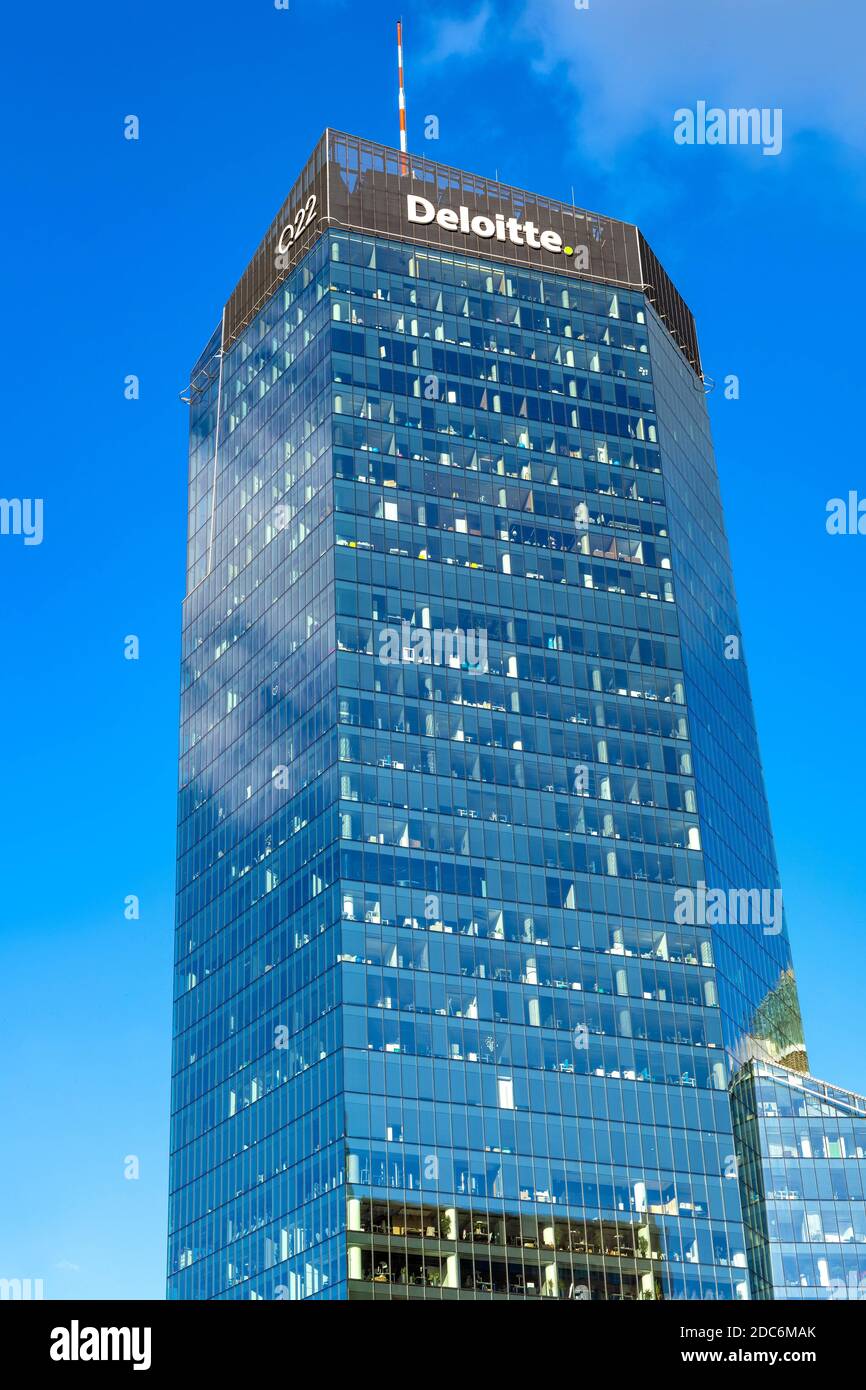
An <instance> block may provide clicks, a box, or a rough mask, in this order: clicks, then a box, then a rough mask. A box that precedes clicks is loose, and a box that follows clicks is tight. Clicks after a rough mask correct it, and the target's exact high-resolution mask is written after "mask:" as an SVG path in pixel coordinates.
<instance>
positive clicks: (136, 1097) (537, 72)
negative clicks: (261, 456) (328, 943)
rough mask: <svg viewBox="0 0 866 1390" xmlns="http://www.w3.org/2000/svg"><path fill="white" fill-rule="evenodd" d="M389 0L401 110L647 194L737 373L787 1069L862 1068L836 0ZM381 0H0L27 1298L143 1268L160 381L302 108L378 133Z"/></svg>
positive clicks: (385, 71)
mask: <svg viewBox="0 0 866 1390" xmlns="http://www.w3.org/2000/svg"><path fill="white" fill-rule="evenodd" d="M400 3H401V4H402V12H403V16H404V21H405V28H406V35H405V41H406V62H407V77H408V108H409V140H410V147H411V148H413V149H416V150H419V151H421V152H423V153H428V154H430V155H431V156H433V157H435V158H439V159H442V160H444V161H446V162H448V163H452V164H455V165H459V166H462V167H464V168H468V169H476V170H478V171H479V172H482V173H487V174H490V173H493V172H494V171H496V170H498V171H499V174H500V177H502V178H503V179H505V180H507V181H509V182H512V183H515V184H518V185H522V186H524V187H530V188H534V189H538V190H539V191H542V192H545V193H547V194H550V195H552V196H554V197H561V198H565V199H570V198H571V190H572V188H573V189H574V197H575V199H576V201H577V203H578V204H579V205H583V206H585V207H589V208H593V209H598V210H600V211H603V212H605V213H608V214H610V215H613V216H617V217H621V218H623V219H627V220H634V221H637V222H638V223H639V224H640V225H641V227H642V228H643V230H644V232H645V234H646V236H647V238H648V240H649V241H650V243H651V245H652V246H653V248H654V250H655V251H656V253H657V254H658V256H659V257H660V259H661V260H662V262H663V263H664V265H665V266H666V268H667V270H668V271H669V273H670V274H671V275H672V277H673V278H674V280H675V282H676V283H677V285H678V287H679V288H680V290H681V291H682V293H683V295H684V297H685V298H686V300H687V301H688V302H689V304H690V306H691V307H692V309H693V310H694V312H695V314H696V316H697V319H698V326H699V332H700V338H701V345H702V351H703V356H704V363H705V370H706V372H707V373H708V375H709V376H711V377H714V378H715V379H716V380H717V381H721V380H722V379H723V378H724V377H726V376H727V375H729V374H735V375H736V376H737V377H738V378H739V381H740V397H739V399H738V400H725V399H724V396H723V394H722V392H721V391H720V390H717V391H716V392H714V393H713V394H712V395H711V396H710V398H709V402H710V410H711V414H712V420H713V429H714V434H715V440H716V447H717V452H718V458H719V468H720V472H721V478H722V487H723V495H724V499H725V503H726V508H727V517H728V528H729V533H730V537H731V545H732V550H733V556H734V563H735V572H736V576H737V587H738V592H739V598H740V606H741V617H742V625H743V631H744V634H745V647H746V653H747V656H748V659H749V663H750V670H751V679H752V686H753V693H754V698H755V704H756V707H757V717H758V727H759V732H760V736H761V747H762V754H763V759H764V766H765V771H766V777H767V783H768V790H769V796H770V804H771V809H772V812H773V821H774V828H775V833H776V841H777V848H778V854H779V859H780V864H781V869H782V881H783V885H784V892H785V900H786V907H787V916H788V921H789V927H790V931H791V936H792V941H793V947H794V953H795V961H796V965H797V973H798V977H799V982H800V990H801V998H802V1002H803V1008H804V1015H805V1022H806V1027H807V1036H808V1040H809V1046H810V1054H811V1063H812V1070H813V1071H814V1072H815V1073H816V1074H817V1075H819V1076H825V1077H827V1078H829V1079H831V1080H834V1081H836V1082H838V1083H839V1084H843V1085H848V1086H850V1087H852V1088H854V1089H859V1090H860V1091H864V1092H866V1054H864V1047H863V1041H862V1035H861V1033H860V1027H861V1026H862V1017H863V1008H862V1004H861V999H862V996H863V993H864V990H866V931H864V928H866V912H864V899H863V892H862V884H861V873H862V869H861V863H862V857H863V856H862V843H861V840H862V810H861V799H862V792H863V788H864V785H866V741H864V737H863V724H862V690H863V687H864V683H866V654H864V641H863V635H862V634H863V606H864V581H863V575H864V566H866V537H858V536H847V537H830V536H828V535H827V533H826V530H825V525H824V521H825V508H826V503H827V501H828V499H830V498H832V497H836V496H846V495H847V493H848V492H849V490H852V489H853V490H855V491H858V492H859V494H860V495H861V496H866V468H864V463H863V445H862V438H861V436H862V428H861V418H860V413H859V409H858V406H859V403H860V400H861V399H862V390H861V378H862V370H863V368H862V360H863V346H862V344H863V327H862V325H863V319H864V303H863V298H864V296H863V278H864V277H863V256H864V250H866V247H864V241H866V237H864V201H866V177H864V163H863V154H864V146H866V99H864V96H863V82H862V72H861V60H862V52H863V49H864V41H866V19H864V11H863V7H862V4H861V0H834V2H831V3H828V4H824V5H822V6H819V5H817V4H815V3H814V0H784V2H783V0H702V3H701V4H700V5H695V4H694V0H654V3H653V4H652V5H647V4H646V0H590V3H589V8H588V9H586V10H577V9H576V8H575V6H574V4H573V0H502V3H496V4H494V3H482V4H474V3H465V4H461V5H457V4H448V3H437V4H436V5H431V4H429V3H425V4H421V3H417V0H400ZM396 17H397V6H396V5H395V6H392V5H390V4H386V3H381V0H365V3H364V4H363V5H359V4H357V3H350V2H349V0H345V2H344V3H340V2H339V0H290V8H289V9H288V10H287V11H282V10H277V9H276V8H275V7H274V5H273V4H272V3H266V0H244V3H243V4H241V3H239V2H238V3H224V0H208V3H207V4H205V3H202V0H196V2H195V3H183V0H182V2H181V3H180V4H172V5H168V4H166V3H164V0H151V3H150V4H148V5H147V6H146V7H143V6H142V7H130V6H117V5H110V6H109V5H107V4H105V3H101V0H96V3H92V4H90V5H89V6H87V7H84V8H82V7H72V6H66V5H61V4H59V3H48V4H46V5H42V6H39V7H38V8H37V9H35V10H33V11H32V12H31V14H30V15H29V16H28V15H26V14H25V13H24V10H23V7H18V9H17V11H16V13H14V14H13V15H11V16H10V17H9V18H7V20H6V21H5V36H6V39H7V45H6V53H7V58H6V66H7V68H8V73H7V75H6V78H5V81H4V83H3V84H2V107H3V126H4V131H5V134H6V147H7V155H6V161H5V162H6V168H5V172H4V184H5V188H6V193H7V214H6V218H5V221H4V228H3V230H4V235H5V238H6V245H7V250H6V255H5V264H6V269H7V277H6V285H5V288H4V301H5V302H4V319H5V327H4V333H3V341H2V353H3V359H4V360H3V374H2V380H3V384H4V387H5V392H6V414H5V421H4V423H5V440H4V444H5V448H4V450H3V455H2V474H0V494H2V495H3V496H6V497H41V498H43V499H44V527H45V536H44V540H43V543H42V544H41V545H40V546H31V547H25V546H24V545H23V544H22V542H21V539H20V538H13V537H0V583H2V588H0V592H2V595H3V634H2V639H3V640H2V645H0V660H2V683H0V690H2V701H3V706H4V720H3V728H4V739H3V758H2V777H3V793H4V794H3V797H2V808H0V817H2V820H3V824H2V827H0V847H2V851H0V852H2V856H3V862H2V871H3V873H2V883H3V893H2V901H0V980H2V986H0V1021H2V1032H3V1059H4V1065H3V1068H2V1072H0V1111H2V1114H3V1116H4V1120H5V1124H4V1126H3V1140H2V1144H0V1194H2V1195H0V1275H2V1276H5V1277H20V1278H27V1277H30V1278H43V1279H44V1280H45V1291H46V1296H48V1297H56V1298H62V1297H100V1296H108V1295H112V1296H116V1297H136V1296H140V1297H157V1298H158V1297H161V1296H162V1294H163V1289H164V1283H163V1274H164V1238H165V1200H166V1189H167V1182H166V1152H167V1137H168V1135H167V1117H168V1085H169V1070H170V1063H169V1033H170V989H171V930H172V912H173V876H174V795H175V785H176V774H175V757H176V747H177V728H176V724H177V712H178V662H179V645H180V641H179V639H180V604H181V598H182V591H183V563H184V539H185V537H184V525H185V466H186V465H185V428H186V421H185V413H184V407H183V406H182V405H181V404H180V402H179V399H178V393H179V391H180V390H181V388H182V387H183V386H184V385H185V384H186V382H187V380H188V376H189V368H190V366H191V364H192V362H193V361H194V359H195V357H196V355H197V353H198V351H199V349H200V348H201V347H202V346H203V344H204V342H205V340H206V338H207V336H208V334H209V332H210V331H211V329H212V327H213V326H215V324H216V322H217V319H218V316H219V312H220V309H221V306H222V303H223V301H224V299H225V298H226V296H227V295H228V293H229V292H230V290H231V289H232V287H233V285H234V283H235V281H236V280H237V278H238V277H239V275H240V273H241V271H242V270H243V268H244V266H245V264H246V262H247V260H248V259H249V256H250V255H251V253H252V251H253V250H254V248H255V246H256V244H257V242H258V240H259V239H260V237H261V235H262V233H263V232H264V230H265V228H266V227H267V225H268V223H269V221H270V219H271V217H272V216H273V215H274V213H275V212H276V210H277V208H278V207H279V206H280V204H281V202H282V200H283V198H284V197H285V195H286V193H287V191H288V189H289V188H290V186H291V184H292V181H293V179H294V176H295V174H296V173H297V172H298V170H299V169H300V167H301V165H302V163H303V162H304V160H305V159H306V157H307V155H308V154H309V152H310V150H311V148H312V146H313V144H314V142H315V140H316V138H317V137H318V136H319V134H320V133H321V131H322V130H323V128H324V127H325V126H326V125H332V126H335V127H338V128H342V129H345V130H350V131H354V132H357V133H359V134H363V135H368V136H370V137H372V138H375V139H381V140H386V141H392V142H393V141H394V139H395V133H396V94H395V91H394V71H393V68H394V52H393V25H394V20H395V19H396ZM699 100H704V101H706V102H707V103H708V104H709V105H710V106H713V105H716V106H722V107H727V106H758V107H769V108H776V107H780V108H781V109H782V111H783V120H784V127H783V129H784V140H783V147H782V151H781V153H780V154H779V155H778V156H777V157H767V156H763V155H762V153H761V150H760V149H759V148H748V147H740V146H731V147H709V146H704V147H697V146H692V147H690V146H679V145H676V144H675V143H674V140H673V125H674V122H673V113H674V111H675V110H676V109H678V108H680V107H694V106H695V104H696V103H697V102H698V101H699ZM130 114H134V115H137V116H138V117H139V118H140V123H141V138H140V139H139V140H138V141H137V142H132V141H126V140H124V138H123V120H124V117H125V116H127V115H130ZM431 114H433V115H437V116H438V117H439V123H440V126H439V128H440V138H439V140H438V142H432V141H427V140H425V138H424V118H425V116H427V115H431ZM130 373H134V374H136V375H137V376H138V377H139V378H140V382H141V393H140V399H139V400H137V401H127V400H125V399H124V393H123V386H124V378H125V377H126V376H127V375H128V374H130ZM130 633H133V634H136V635H137V636H138V637H139V638H140V642H141V657H140V660H139V661H138V662H127V661H124V659H123V639H124V637H125V636H126V635H127V634H130ZM133 893H134V894H137V895H138V896H139V897H140V900H141V917H140V920H139V921H132V922H130V921H127V920H125V918H124V914H123V903H124V899H125V897H126V896H127V895H128V894H133ZM840 1023H841V1025H842V1026H840ZM127 1155H136V1156H137V1157H138V1159H139V1161H140V1176H139V1178H138V1179H137V1180H135V1181H128V1180H125V1179H124V1160H125V1158H126V1156H127Z"/></svg>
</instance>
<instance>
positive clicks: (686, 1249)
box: [169, 131, 806, 1300]
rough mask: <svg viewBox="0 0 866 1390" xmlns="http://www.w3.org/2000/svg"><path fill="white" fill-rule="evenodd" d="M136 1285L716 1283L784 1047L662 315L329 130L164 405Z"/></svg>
mask: <svg viewBox="0 0 866 1390" xmlns="http://www.w3.org/2000/svg"><path fill="white" fill-rule="evenodd" d="M188 398H189V401H190V468H189V480H190V481H189V551H188V588H187V595H186V600H185V604H184V637H183V691H182V728H181V758H180V792H179V831H178V910H177V933H176V953H175V959H176V966H175V1037H174V1076H173V1103H172V1160H171V1197H170V1202H171V1215H170V1251H169V1296H170V1297H172V1298H179V1299H182V1298H242V1299H247V1298H262V1299H274V1298H291V1299H300V1298H338V1299H346V1298H351V1299H355V1298H359V1299H370V1298H387V1299H407V1298H440V1299H452V1298H476V1299H489V1298H517V1299H527V1298H529V1299H531V1298H543V1297H547V1298H559V1299H608V1300H611V1299H614V1300H616V1299H684V1298H689V1299H691V1298H701V1299H733V1298H746V1297H750V1296H766V1295H765V1294H761V1293H757V1294H755V1291H754V1290H753V1289H751V1288H750V1282H749V1270H748V1268H747V1253H748V1244H747V1238H746V1229H745V1226H744V1219H743V1209H742V1203H741V1195H740V1182H739V1181H738V1170H739V1167H740V1164H739V1162H738V1158H737V1150H736V1147H735V1138H734V1121H733V1115H732V1101H731V1090H730V1083H731V1080H732V1077H734V1076H735V1075H737V1074H739V1072H740V1069H741V1067H742V1066H743V1065H744V1064H745V1063H747V1062H748V1061H749V1059H751V1058H758V1059H760V1060H762V1061H763V1062H765V1063H767V1064H772V1065H774V1066H777V1067H785V1068H795V1069H798V1070H801V1071H802V1070H804V1069H805V1066H806V1059H805V1052H804V1048H803V1040H802V1033H801V1028H800V1020H799V1009H798V1004H797V995H796V987H795V983H794V977H793V973H792V967H791V957H790V950H789V947H788V940H787V932H786V927H785V923H784V917H783V913H782V909H781V899H780V896H779V892H778V890H779V880H778V873H777V867H776V859H775V852H774V848H773V840H772V832H771V829H770V822H769V815H768V810H767V804H766V798H765V793H764V786H763V776H762V772H761V766H760V761H759V756H758V749H757V740H756V735H755V728H754V719H753V714H752V706H751V699H750V694H749V685H748V678H747V674H746V666H745V660H744V657H743V651H742V645H741V635H740V631H739V623H738V618H737V607H736V599H735V595H734V589H733V581H732V576H731V569H730V561H729V557H728V549H727V542H726V538H725V531H724V523H723V517H722V509H721V503H720V499H719V489H718V481H717V475H716V468H715V463H714V459H713V452H712V445H711V441H710V433H709V424H708V416H707V409H706V401H705V388H704V382H703V379H702V376H701V364H700V357H699V351H698V345H697V338H696V334H695V329H694V321H693V319H692V316H691V314H690V312H689V310H688V308H687V307H686V305H685V304H684V302H683V301H682V299H681V298H680V296H679V294H678V293H677V291H676V289H675V288H674V286H673V285H672V283H671V281H670V280H669V278H668V276H667V275H666V273H665V271H664V270H663V268H662V266H661V265H660V263H659V262H658V260H657V259H656V257H655V256H654V254H653V252H652V251H651V249H650V248H649V246H648V245H647V243H646V241H645V240H644V238H643V236H642V235H641V234H640V232H639V231H638V230H637V229H636V228H634V227H632V226H629V225H627V224H624V223H621V222H617V221H613V220H611V219H609V218H606V217H600V216H598V215H595V214H592V213H589V212H585V211H583V210H580V209H576V208H574V207H572V206H571V205H568V204H562V203H558V202H555V201H553V200H550V199H546V198H543V197H540V196H538V195H535V194H529V193H527V192H524V191H522V190H519V189H516V188H511V187H508V186H506V185H503V184H501V183H497V182H493V181H491V180H487V179H484V178H479V177H476V176H474V175H469V174H465V173H462V172H460V171H458V170H454V169H450V168H448V167H446V166H444V165H441V164H437V163H435V162H433V161H431V160H428V159H420V158H417V157H416V156H409V155H401V154H400V153H399V152H397V151H394V150H390V149H387V148H385V147H383V146H380V145H375V144H372V143H370V142H367V141H363V140H359V139H357V138H355V137H351V136H347V135H343V134H339V133H337V132H334V131H328V132H326V134H325V136H324V137H323V138H322V140H321V141H320V142H319V144H318V146H317V148H316V150H315V152H314V154H313V156H312V158H311V159H310V161H309V163H308V165H307V166H306V168H305V169H304V171H303V173H302V174H301V177H300V178H299V180H298V181H297V183H296V185H295V187H294V188H293V189H292V191H291V193H290V194H289V197H288V198H287V199H286V202H285V204H284V205H283V207H282V208H281V209H280V212H279V213H278V215H277V217H276V218H275V220H274V222H273V224H272V226H271V228H270V229H269V230H268V232H267V234H266V236H265V238H264V239H263V241H262V243H261V245H260V246H259V248H258V250H257V251H256V253H255V255H254V256H253V259H252V261H251V262H250V265H249V267H248V269H247V271H246V272H245V273H244V276H243V277H242V279H241V281H240V283H239V285H238V286H237V288H236V290H235V291H234V293H233V294H232V296H231V297H230V299H229V301H228V302H227V304H226V307H225V309H224V311H223V314H222V319H221V323H220V325H219V327H218V329H217V331H216V332H215V333H214V334H213V336H212V337H211V339H210V341H209V342H208V344H207V346H206V347H205V349H204V351H203V353H202V355H201V357H200V359H199V361H198V362H197V363H196V366H195V369H194V371H193V375H192V380H191V384H190V389H189V392H188Z"/></svg>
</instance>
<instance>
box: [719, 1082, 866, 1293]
mask: <svg viewBox="0 0 866 1390" xmlns="http://www.w3.org/2000/svg"><path fill="white" fill-rule="evenodd" d="M732 1096H733V1113H734V1127H735V1134H736V1139H737V1146H738V1153H739V1155H740V1184H741V1187H742V1193H743V1212H744V1216H745V1222H746V1233H747V1239H748V1254H749V1268H750V1270H751V1274H752V1285H753V1291H754V1297H755V1298H772V1299H864V1298H866V1186H864V1184H866V1097H864V1096H858V1095H853V1094H852V1093H851V1092H850V1091H843V1090H840V1089H839V1087H838V1086H831V1085H829V1084H828V1083H827V1082H826V1081H818V1080H816V1078H815V1077H813V1076H803V1075H800V1074H798V1073H796V1072H792V1071H789V1070H787V1069H785V1068H783V1067H778V1066H772V1065H768V1064H767V1063H763V1062H749V1063H748V1064H747V1065H746V1066H745V1067H744V1068H743V1070H742V1071H741V1072H740V1073H739V1075H738V1076H737V1077H736V1078H735V1080H734V1083H733V1087H732Z"/></svg>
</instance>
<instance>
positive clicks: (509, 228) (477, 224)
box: [406, 193, 589, 270]
mask: <svg viewBox="0 0 866 1390" xmlns="http://www.w3.org/2000/svg"><path fill="white" fill-rule="evenodd" d="M406 215H407V217H408V219H409V221H410V222H414V223H415V224H416V225H417V226H422V227H423V226H427V225H429V223H431V222H437V223H438V224H439V226H440V227H444V228H445V229H446V231H449V232H462V233H463V235H464V236H477V237H481V238H483V239H484V240H485V241H503V242H510V243H511V245H512V246H528V247H530V248H531V249H532V250H533V251H550V252H552V253H553V254H554V255H557V256H558V255H563V254H564V255H566V256H574V257H575V258H576V261H577V264H578V265H579V266H580V268H581V269H584V270H585V269H588V268H589V250H588V248H587V247H586V246H577V247H574V246H565V245H564V244H563V240H562V237H561V236H560V235H559V233H558V232H554V231H550V230H547V231H539V229H538V227H537V226H536V224H535V223H534V222H531V221H529V220H527V221H526V222H520V221H519V220H518V219H517V218H516V217H506V216H505V214H504V213H502V212H497V213H494V214H493V216H492V217H488V216H486V215H485V214H482V213H476V214H475V215H474V216H473V214H472V213H471V212H470V209H469V208H468V207H466V206H465V205H463V204H461V206H460V207H459V208H457V209H456V210H455V209H454V208H439V209H438V211H437V209H436V207H435V206H434V204H433V203H431V202H430V199H429V198H422V197H421V195H420V194H418V193H407V195H406Z"/></svg>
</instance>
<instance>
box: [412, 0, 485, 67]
mask: <svg viewBox="0 0 866 1390" xmlns="http://www.w3.org/2000/svg"><path fill="white" fill-rule="evenodd" d="M492 15H493V8H492V5H491V3H490V0H482V3H481V5H480V6H479V8H478V10H477V11H476V12H475V14H473V15H471V16H470V17H469V18H468V19H453V18H451V17H450V16H449V17H446V18H445V19H442V20H439V21H438V23H437V25H436V28H435V32H434V39H433V43H432V45H431V47H430V49H429V51H428V52H427V53H426V54H425V55H424V56H425V60H426V61H428V62H433V63H444V62H446V61H448V59H450V58H473V57H474V56H475V55H476V54H477V53H478V52H479V51H480V50H481V48H482V45H483V43H484V40H485V38H486V37H487V26H488V24H489V23H490V20H491V18H492Z"/></svg>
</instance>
